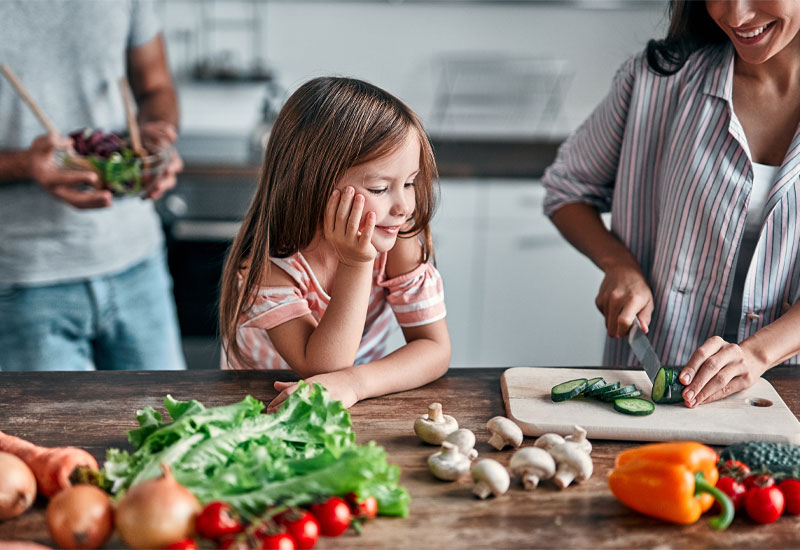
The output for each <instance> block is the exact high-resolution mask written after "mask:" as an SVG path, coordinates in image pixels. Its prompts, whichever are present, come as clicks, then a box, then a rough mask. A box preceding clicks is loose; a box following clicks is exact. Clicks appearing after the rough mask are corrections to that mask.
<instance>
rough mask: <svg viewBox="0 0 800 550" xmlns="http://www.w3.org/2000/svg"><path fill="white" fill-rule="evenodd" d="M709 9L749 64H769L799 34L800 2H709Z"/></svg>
mask: <svg viewBox="0 0 800 550" xmlns="http://www.w3.org/2000/svg"><path fill="white" fill-rule="evenodd" d="M706 9H707V10H708V14H709V16H710V17H711V19H713V20H714V22H716V24H717V25H719V27H720V28H721V29H722V30H723V31H724V32H725V34H726V35H728V38H730V40H731V42H733V45H734V47H735V48H736V53H738V54H739V57H740V58H741V59H742V61H745V62H746V63H752V64H759V63H763V62H765V61H767V60H768V59H770V58H772V57H773V56H775V54H777V53H779V52H781V51H782V50H784V49H785V48H786V46H788V45H789V44H790V43H791V42H792V41H793V40H795V38H796V37H797V36H798V31H800V2H798V1H797V0H706Z"/></svg>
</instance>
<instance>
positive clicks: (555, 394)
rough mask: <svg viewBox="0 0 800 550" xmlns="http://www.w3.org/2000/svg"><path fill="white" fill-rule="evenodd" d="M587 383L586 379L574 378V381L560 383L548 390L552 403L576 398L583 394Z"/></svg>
mask: <svg viewBox="0 0 800 550" xmlns="http://www.w3.org/2000/svg"><path fill="white" fill-rule="evenodd" d="M587 382H588V380H586V378H576V379H575V380H568V381H566V382H562V383H561V384H558V385H557V386H553V388H552V389H551V390H550V398H551V399H552V400H553V401H567V400H568V399H573V398H575V397H578V396H579V395H581V394H582V393H583V390H584V389H585V388H586V383H587Z"/></svg>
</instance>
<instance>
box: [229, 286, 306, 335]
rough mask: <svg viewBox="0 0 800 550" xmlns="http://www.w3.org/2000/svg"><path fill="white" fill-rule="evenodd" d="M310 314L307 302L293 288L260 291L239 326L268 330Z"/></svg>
mask: <svg viewBox="0 0 800 550" xmlns="http://www.w3.org/2000/svg"><path fill="white" fill-rule="evenodd" d="M310 313H311V308H309V306H308V301H307V300H306V299H305V298H304V297H303V295H302V294H301V293H300V290H299V289H298V288H295V287H271V288H264V289H261V290H260V291H259V293H258V295H257V296H256V298H255V300H254V302H253V307H251V308H250V311H249V312H248V313H247V318H245V319H240V326H242V327H246V328H259V329H264V330H269V329H271V328H275V327H277V326H278V325H282V324H283V323H286V322H287V321H291V320H292V319H297V318H298V317H302V316H303V315H307V314H310Z"/></svg>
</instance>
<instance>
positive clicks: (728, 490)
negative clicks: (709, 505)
mask: <svg viewBox="0 0 800 550" xmlns="http://www.w3.org/2000/svg"><path fill="white" fill-rule="evenodd" d="M717 489H719V490H720V491H722V492H723V493H725V494H726V495H728V496H729V497H731V500H732V501H733V506H734V508H736V510H740V509H741V508H742V506H743V505H744V497H745V495H746V494H747V487H745V486H744V483H741V482H739V481H736V480H735V479H734V478H732V477H727V476H725V477H721V478H719V480H718V481H717ZM715 506H716V507H717V509H718V508H719V505H718V504H716V503H715Z"/></svg>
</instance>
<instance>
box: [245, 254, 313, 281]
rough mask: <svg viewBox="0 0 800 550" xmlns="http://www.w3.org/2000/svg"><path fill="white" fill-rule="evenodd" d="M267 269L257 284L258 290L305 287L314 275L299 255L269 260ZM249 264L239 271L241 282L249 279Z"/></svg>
mask: <svg viewBox="0 0 800 550" xmlns="http://www.w3.org/2000/svg"><path fill="white" fill-rule="evenodd" d="M267 262H268V263H267V265H266V267H267V269H264V270H263V273H262V275H261V277H259V279H258V281H257V282H256V287H257V288H270V287H287V286H294V287H305V286H307V283H308V282H309V281H310V280H311V279H312V277H313V275H312V273H311V270H310V268H309V266H308V263H307V262H306V261H305V260H304V258H303V257H302V256H300V254H299V253H297V254H293V255H291V256H288V257H286V258H272V257H270V258H268V260H267ZM249 269H250V266H249V264H244V265H243V266H242V267H241V268H240V270H239V277H240V280H244V279H245V278H246V277H247V273H248V270H249Z"/></svg>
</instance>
